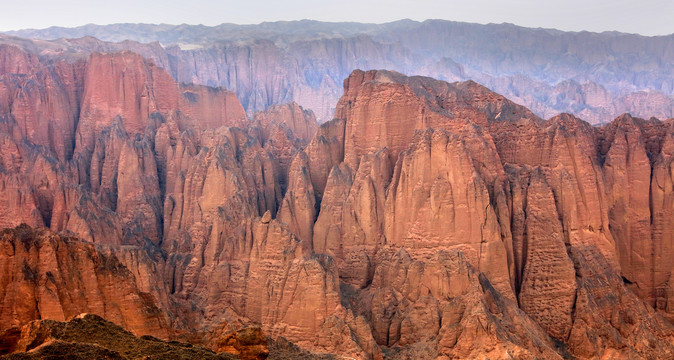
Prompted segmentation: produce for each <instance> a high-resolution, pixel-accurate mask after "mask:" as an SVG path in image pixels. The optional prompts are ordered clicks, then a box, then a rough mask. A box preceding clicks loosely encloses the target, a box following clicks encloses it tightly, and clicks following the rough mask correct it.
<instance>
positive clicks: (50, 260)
mask: <svg viewBox="0 0 674 360" xmlns="http://www.w3.org/2000/svg"><path fill="white" fill-rule="evenodd" d="M0 241H1V242H2V245H1V248H2V253H1V254H0V269H2V271H1V272H0V290H1V291H0V293H1V294H2V307H1V309H2V312H1V313H0V320H1V321H0V324H2V327H1V328H0V329H1V330H2V331H4V330H7V329H8V328H10V327H15V326H21V325H23V324H25V323H27V322H28V321H31V320H34V319H54V320H60V321H63V320H66V319H68V318H70V317H72V316H75V315H77V314H80V313H83V312H90V313H96V314H100V316H103V317H105V318H108V319H112V320H115V321H117V322H119V323H121V324H123V326H124V327H126V328H128V329H130V330H132V331H134V332H135V333H137V334H156V335H158V336H163V337H166V336H167V335H168V334H169V328H168V327H169V323H168V319H167V317H166V315H165V314H164V313H163V312H162V310H161V309H160V308H159V307H158V305H160V304H159V302H158V301H157V300H156V299H155V298H154V297H153V295H152V294H150V293H145V292H142V291H141V290H140V289H139V287H138V285H137V284H136V281H135V279H134V276H133V275H132V274H131V272H130V271H129V270H128V269H127V268H126V267H125V266H124V265H122V263H121V262H120V260H119V259H118V258H117V256H116V255H115V254H114V253H104V252H102V251H99V250H97V249H96V248H95V247H94V245H92V244H90V243H85V242H82V241H80V240H77V239H73V238H67V237H62V236H59V235H56V234H53V233H51V232H50V231H48V230H32V229H30V228H29V227H27V226H25V225H22V226H19V227H16V228H14V229H6V230H3V231H2V232H1V233H0Z"/></svg>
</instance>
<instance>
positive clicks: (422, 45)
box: [7, 20, 674, 123]
mask: <svg viewBox="0 0 674 360" xmlns="http://www.w3.org/2000/svg"><path fill="white" fill-rule="evenodd" d="M7 34H10V35H15V36H21V37H25V38H33V39H61V40H52V41H56V42H57V43H60V44H65V43H66V42H67V43H68V44H70V45H63V46H64V49H65V50H64V51H70V50H71V48H69V46H72V41H70V42H68V41H66V40H64V39H73V38H80V40H77V41H79V45H78V46H79V47H78V49H77V51H81V50H82V47H84V48H85V49H88V50H89V51H102V50H105V49H106V48H110V47H111V46H112V45H111V44H109V43H107V44H100V43H95V41H93V40H91V41H89V44H88V45H82V44H81V43H82V39H81V38H83V37H87V36H93V37H95V38H97V39H100V40H103V41H107V42H116V43H119V44H117V45H116V47H117V48H123V49H129V50H132V51H135V52H140V53H141V54H143V55H144V56H146V57H150V58H152V59H153V60H154V61H155V62H157V63H158V65H160V66H162V67H165V68H166V69H167V70H168V71H169V73H171V75H172V76H173V77H174V78H175V79H177V80H178V81H180V82H186V83H197V84H205V85H211V86H225V87H227V88H228V89H230V90H232V91H234V92H236V94H237V97H238V98H239V99H240V101H241V103H242V105H243V106H244V108H245V109H246V112H247V114H248V115H249V116H251V115H252V114H253V113H254V112H255V111H259V110H264V109H266V108H267V107H269V106H271V105H278V104H283V103H287V102H289V101H296V102H297V103H299V104H300V105H302V106H303V107H305V108H309V109H312V110H313V111H314V112H315V113H316V115H317V117H318V119H319V121H321V122H323V121H327V120H329V119H330V118H331V116H332V113H333V111H334V107H335V104H336V103H337V100H338V99H339V96H340V94H341V82H342V79H344V78H346V77H347V76H348V75H349V73H350V72H351V71H352V70H353V69H355V68H360V69H380V68H386V69H392V70H396V71H399V72H401V73H404V74H407V75H424V76H430V77H434V78H438V79H441V80H446V81H457V80H475V81H477V82H479V83H481V84H483V85H485V86H487V87H489V88H491V89H493V90H495V91H497V92H499V93H502V94H504V95H505V96H507V97H508V98H510V99H513V100H514V101H515V102H517V103H520V104H522V105H525V106H527V107H529V108H530V109H532V110H533V111H534V112H535V113H536V114H538V115H539V116H541V117H543V118H549V117H552V116H554V115H556V114H558V113H560V112H569V113H573V114H575V115H576V116H579V117H581V118H583V119H585V120H587V121H589V122H591V123H602V122H607V121H610V120H611V119H613V118H615V117H616V116H618V115H620V114H622V113H626V112H629V113H632V115H635V116H640V117H644V118H650V117H652V116H655V117H658V118H660V119H665V118H670V117H673V116H674V98H673V95H674V35H669V36H656V37H646V36H640V35H634V34H625V33H618V32H604V33H590V32H563V31H559V30H553V29H531V28H524V27H519V26H515V25H512V24H488V25H480V24H469V23H460V22H452V21H444V20H427V21H424V22H417V21H412V20H400V21H396V22H391V23H386V24H361V23H325V22H319V21H312V20H301V21H284V22H270V23H261V24H258V25H235V24H222V25H218V26H212V27H209V26H203V25H166V24H161V25H149V24H113V25H85V26H81V27H76V28H60V27H51V28H47V29H41V30H19V31H12V32H7ZM129 40H130V41H129ZM138 43H140V44H138Z"/></svg>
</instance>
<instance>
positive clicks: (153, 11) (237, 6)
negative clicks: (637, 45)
mask: <svg viewBox="0 0 674 360" xmlns="http://www.w3.org/2000/svg"><path fill="white" fill-rule="evenodd" d="M0 4H1V5H2V6H1V7H0V9H1V11H0V31H1V30H17V29H25V28H45V27H49V26H78V25H84V24H88V23H95V24H111V23H119V22H134V23H136V22H143V23H168V24H182V23H187V24H204V25H217V24H220V23H224V22H229V23H237V24H256V23H260V22H263V21H277V20H299V19H314V20H322V21H358V22H371V23H382V22H388V21H394V20H399V19H403V18H409V19H413V20H425V19H447V20H456V21H465V22H476V23H484V24H486V23H490V22H493V23H502V22H509V23H514V24H517V25H522V26H528V27H546V28H556V29H560V30H574V31H580V30H589V31H606V30H618V31H623V32H630V33H639V34H644V35H665V34H671V33H674V0H510V1H500V0H462V1H455V0H384V1H375V0H342V1H319V0H247V1H231V0H220V1H218V0H211V1H209V0H192V1H182V0H181V1H178V0H105V1H101V0H0Z"/></svg>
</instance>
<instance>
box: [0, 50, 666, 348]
mask: <svg viewBox="0 0 674 360" xmlns="http://www.w3.org/2000/svg"><path fill="white" fill-rule="evenodd" d="M0 54H1V56H0V225H1V226H2V227H3V228H8V229H7V230H4V231H3V232H2V233H0V304H1V305H0V319H1V321H0V331H10V332H12V331H13V332H14V333H15V334H16V331H17V330H16V329H17V328H19V327H21V326H23V325H25V324H26V323H27V322H29V321H30V320H39V319H51V320H57V321H65V320H68V319H70V318H71V317H73V316H76V315H77V314H80V313H83V312H88V313H94V314H97V315H99V316H102V317H104V318H106V319H108V320H111V321H114V322H115V323H118V324H120V325H121V326H123V327H124V328H125V329H127V330H129V331H131V332H132V333H133V334H134V335H136V336H142V335H152V336H155V337H159V338H162V339H181V340H183V341H188V342H191V343H196V344H205V345H207V346H209V347H210V348H211V349H213V350H215V351H218V349H219V346H220V345H223V344H224V345H225V346H226V345H227V341H225V342H219V341H218V339H222V334H231V333H232V332H235V331H237V330H239V329H242V328H245V327H250V326H257V327H259V328H260V329H261V331H262V332H263V333H264V334H265V336H269V337H270V338H271V339H273V340H274V341H277V342H279V343H282V344H285V343H283V341H286V342H288V341H289V342H291V343H294V344H296V345H297V346H299V347H300V348H301V349H303V350H299V349H297V351H298V352H296V353H299V352H301V351H311V352H314V353H323V354H336V355H338V356H347V357H352V358H359V359H382V358H479V357H489V358H508V357H512V358H551V359H552V358H571V357H577V358H615V357H622V358H640V357H642V358H662V359H667V358H671V357H672V353H673V352H674V345H672V344H674V326H673V325H672V323H671V322H670V321H671V320H672V319H674V316H673V315H674V307H673V306H672V305H671V301H672V300H671V299H672V298H673V297H672V292H673V291H674V290H673V289H672V284H671V283H670V275H671V272H672V265H671V262H669V261H668V259H669V258H670V257H671V256H672V252H673V251H674V241H672V234H673V232H672V229H674V227H673V225H672V224H670V222H671V221H670V220H669V219H670V218H671V214H672V206H673V205H672V204H673V202H672V201H671V199H670V197H671V194H672V193H673V192H672V190H673V189H674V185H672V184H673V181H672V176H671V171H670V170H669V169H670V167H671V162H672V159H671V158H672V153H673V150H672V149H674V147H673V144H674V142H673V140H674V131H673V128H672V120H666V121H660V120H657V119H651V120H642V119H639V118H633V117H631V116H629V115H623V116H621V117H619V118H617V119H615V120H614V121H613V122H611V123H610V124H607V125H605V126H602V127H592V126H590V125H589V124H588V123H586V122H584V121H582V120H580V119H578V118H576V117H574V116H572V115H568V114H562V115H559V116H556V117H553V118H551V119H549V120H542V119H540V118H539V117H537V116H536V115H535V114H534V113H533V112H531V111H530V110H528V109H527V108H525V107H523V106H520V105H517V104H516V103H514V102H512V101H510V100H508V99H507V98H505V97H503V96H501V95H499V94H497V93H494V92H492V91H490V90H488V89H487V88H485V87H483V86H481V85H479V84H477V83H475V82H472V81H467V82H458V83H446V82H443V81H439V80H434V79H431V78H426V77H407V76H405V75H402V74H400V73H396V72H390V71H383V70H382V71H367V72H364V71H360V70H356V71H353V72H352V73H351V74H350V76H349V77H348V78H347V79H346V80H344V82H343V85H344V93H343V95H342V97H341V99H340V100H339V102H338V104H337V106H336V108H337V110H336V111H335V113H334V118H335V119H333V120H331V121H328V122H326V123H324V124H322V125H321V126H318V125H317V124H316V120H315V117H314V116H313V113H311V112H310V111H307V110H304V109H303V108H301V107H300V106H299V105H297V104H293V103H291V104H288V105H284V106H277V107H273V108H271V109H268V110H267V111H265V112H262V113H257V114H256V115H255V116H253V117H252V118H250V119H249V118H247V117H246V114H245V111H244V109H243V107H242V106H241V105H240V104H239V103H238V101H237V98H236V96H235V95H234V93H232V92H229V91H227V90H224V89H222V88H209V87H205V86H197V85H182V84H178V83H176V82H175V81H174V80H173V79H172V77H171V76H170V75H169V74H168V72H166V71H164V70H163V69H161V68H159V67H157V66H155V65H154V64H153V63H152V62H150V61H148V60H146V59H144V58H143V57H141V56H139V55H137V54H135V53H131V52H121V53H92V54H89V55H87V54H86V53H85V54H78V55H77V56H73V57H66V58H64V59H62V60H55V58H53V57H39V56H36V55H34V54H33V53H32V52H30V51H25V50H22V48H19V47H14V46H4V47H2V48H0ZM20 224H27V225H20ZM47 228H48V229H47ZM26 299H28V301H26ZM59 326H60V325H59ZM12 329H14V330H12ZM230 339H231V338H230ZM283 339H286V340H283ZM218 344H220V345H218ZM57 345H58V344H57ZM283 346H285V350H288V351H290V350H292V349H295V348H294V346H295V345H292V344H290V343H287V346H286V345H283ZM109 350H110V349H109ZM112 350H113V351H117V350H114V349H112ZM87 351H89V350H87ZM293 351H294V350H293ZM270 356H271V355H270ZM307 356H308V355H307ZM326 356H328V355H326Z"/></svg>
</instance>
